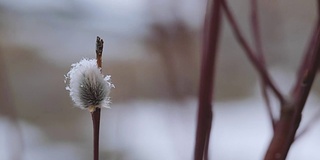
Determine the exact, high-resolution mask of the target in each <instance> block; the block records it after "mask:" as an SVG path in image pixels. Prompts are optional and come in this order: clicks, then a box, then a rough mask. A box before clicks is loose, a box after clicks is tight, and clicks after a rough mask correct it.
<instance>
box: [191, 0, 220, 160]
mask: <svg viewBox="0 0 320 160" xmlns="http://www.w3.org/2000/svg"><path fill="white" fill-rule="evenodd" d="M220 3H221V0H213V1H208V3H207V11H206V16H205V23H204V34H203V48H202V63H201V75H200V90H199V108H198V120H197V132H196V143H195V153H194V160H203V159H204V158H206V159H207V158H208V155H205V154H208V147H209V138H210V130H211V121H212V108H211V107H212V106H211V103H212V96H213V80H214V71H215V69H214V67H215V63H216V60H215V59H216V55H217V45H218V39H219V30H220V24H221V23H220V19H221V12H220V8H221V7H220V6H221V4H220ZM206 159H205V160H206Z"/></svg>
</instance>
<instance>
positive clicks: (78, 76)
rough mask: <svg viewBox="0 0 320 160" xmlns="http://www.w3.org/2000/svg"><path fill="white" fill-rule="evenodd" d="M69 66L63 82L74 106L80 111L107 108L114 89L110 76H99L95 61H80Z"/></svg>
mask: <svg viewBox="0 0 320 160" xmlns="http://www.w3.org/2000/svg"><path fill="white" fill-rule="evenodd" d="M71 66H72V68H71V70H70V71H69V72H68V73H67V75H66V76H65V82H66V84H67V87H66V90H68V91H69V92H70V96H71V98H72V100H73V102H74V103H75V105H76V106H77V107H79V108H81V109H90V108H92V107H93V108H95V107H106V108H109V103H110V97H109V93H110V90H111V88H113V87H114V85H113V84H112V83H111V79H110V77H111V76H109V75H107V76H104V75H102V74H101V72H100V69H99V68H98V66H97V61H96V60H95V59H82V60H81V61H80V62H78V63H75V64H72V65H71Z"/></svg>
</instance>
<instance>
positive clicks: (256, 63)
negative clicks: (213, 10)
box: [221, 0, 286, 104]
mask: <svg viewBox="0 0 320 160" xmlns="http://www.w3.org/2000/svg"><path fill="white" fill-rule="evenodd" d="M221 4H222V9H223V11H224V12H225V14H226V17H227V19H228V21H229V23H230V25H231V28H232V29H233V32H234V34H235V36H236V39H237V40H238V42H239V44H240V45H241V46H242V48H243V49H244V51H245V53H246V55H247V57H248V58H249V60H250V61H251V63H252V64H253V65H254V67H255V69H257V71H258V74H259V75H260V76H261V78H262V79H263V81H264V82H265V83H266V85H267V86H268V87H270V89H271V90H272V92H273V93H274V94H275V95H276V97H277V98H278V99H279V101H280V103H281V104H284V103H285V101H286V99H285V98H284V97H283V94H281V92H280V91H279V89H278V88H277V87H276V86H275V84H274V82H273V81H272V80H271V78H270V75H269V73H268V72H267V70H266V68H265V67H264V65H262V64H261V63H260V60H259V59H258V58H257V56H255V54H254V52H253V51H252V49H251V48H250V47H249V45H248V43H247V41H246V40H245V39H244V37H243V35H242V34H241V32H240V29H239V27H238V24H237V22H236V21H235V19H234V16H233V15H232V13H231V11H230V9H229V7H228V4H227V2H226V0H222V1H221Z"/></svg>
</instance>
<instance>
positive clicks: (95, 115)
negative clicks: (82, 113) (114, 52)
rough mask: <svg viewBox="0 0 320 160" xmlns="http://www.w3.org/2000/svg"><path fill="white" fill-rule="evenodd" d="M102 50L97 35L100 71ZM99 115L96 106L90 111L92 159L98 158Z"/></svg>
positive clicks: (99, 112)
mask: <svg viewBox="0 0 320 160" xmlns="http://www.w3.org/2000/svg"><path fill="white" fill-rule="evenodd" d="M102 52H103V39H101V38H100V37H97V41H96V58H97V65H98V67H99V68H100V71H102ZM100 115H101V109H100V108H99V107H96V109H95V111H93V112H91V116H92V123H93V160H99V131H100Z"/></svg>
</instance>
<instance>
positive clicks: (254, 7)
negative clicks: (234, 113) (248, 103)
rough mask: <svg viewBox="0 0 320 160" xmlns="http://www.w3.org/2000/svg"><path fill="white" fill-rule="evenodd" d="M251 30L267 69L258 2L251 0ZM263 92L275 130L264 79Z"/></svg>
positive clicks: (259, 55)
mask: <svg viewBox="0 0 320 160" xmlns="http://www.w3.org/2000/svg"><path fill="white" fill-rule="evenodd" d="M251 28H252V32H253V39H254V44H255V48H256V52H257V57H258V60H259V61H260V63H261V64H262V65H263V66H264V67H266V64H265V59H264V53H263V49H262V41H261V35H260V27H259V18H258V4H257V0H251ZM261 90H262V96H263V99H264V101H265V103H266V107H267V111H268V115H269V119H270V121H271V124H272V128H273V130H274V128H275V118H274V115H273V113H272V108H271V105H270V98H269V96H268V92H267V85H266V82H265V80H264V79H262V80H261Z"/></svg>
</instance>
